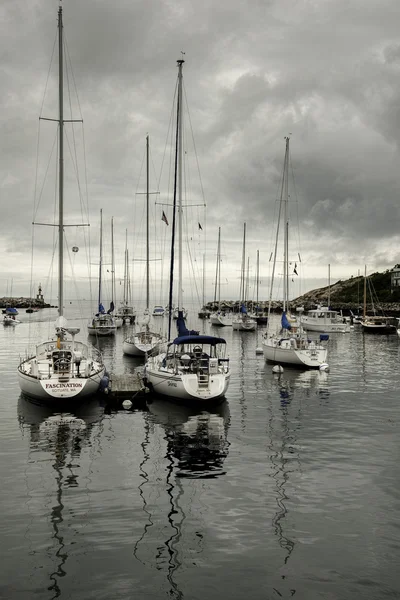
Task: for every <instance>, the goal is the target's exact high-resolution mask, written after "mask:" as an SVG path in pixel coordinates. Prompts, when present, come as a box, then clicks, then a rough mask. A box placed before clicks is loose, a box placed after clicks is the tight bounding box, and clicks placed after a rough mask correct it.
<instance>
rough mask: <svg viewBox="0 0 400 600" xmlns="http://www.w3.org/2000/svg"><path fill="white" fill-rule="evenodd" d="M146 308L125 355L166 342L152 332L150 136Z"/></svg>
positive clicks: (142, 353)
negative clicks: (139, 326) (139, 327)
mask: <svg viewBox="0 0 400 600" xmlns="http://www.w3.org/2000/svg"><path fill="white" fill-rule="evenodd" d="M146 173H147V176H146V307H145V310H144V313H143V316H142V318H141V320H140V325H141V329H140V330H139V331H136V332H135V333H134V334H133V335H131V336H129V337H127V338H126V339H125V340H124V341H123V344H122V351H123V353H124V354H129V355H131V356H145V355H146V354H149V353H151V352H156V351H157V350H158V349H159V346H160V344H161V343H162V342H163V341H164V339H163V337H162V335H161V334H159V333H155V332H153V331H151V330H150V232H149V224H150V222H149V213H150V210H149V209H150V206H149V136H148V135H147V136H146Z"/></svg>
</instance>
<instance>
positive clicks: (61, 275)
mask: <svg viewBox="0 0 400 600" xmlns="http://www.w3.org/2000/svg"><path fill="white" fill-rule="evenodd" d="M63 91H64V77H63V23H62V7H61V6H60V7H59V9H58V95H59V115H58V117H59V182H58V184H59V192H58V193H59V198H58V201H59V206H58V210H59V212H58V314H59V316H60V317H62V316H63V314H64V102H63V100H64V99H63Z"/></svg>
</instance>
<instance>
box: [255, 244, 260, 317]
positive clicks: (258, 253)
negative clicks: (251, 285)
mask: <svg viewBox="0 0 400 600" xmlns="http://www.w3.org/2000/svg"><path fill="white" fill-rule="evenodd" d="M259 282H260V251H259V250H257V286H256V290H257V292H256V302H257V304H256V306H257V308H258V286H259Z"/></svg>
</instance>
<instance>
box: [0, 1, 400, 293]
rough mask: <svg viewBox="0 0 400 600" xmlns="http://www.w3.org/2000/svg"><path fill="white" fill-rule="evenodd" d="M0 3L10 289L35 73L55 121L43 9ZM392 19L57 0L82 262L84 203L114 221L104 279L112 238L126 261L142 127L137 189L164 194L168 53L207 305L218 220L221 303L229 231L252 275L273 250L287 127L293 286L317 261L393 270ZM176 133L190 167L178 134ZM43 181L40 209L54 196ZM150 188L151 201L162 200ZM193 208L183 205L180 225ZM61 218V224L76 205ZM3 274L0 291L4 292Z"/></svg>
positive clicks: (230, 261) (19, 247)
mask: <svg viewBox="0 0 400 600" xmlns="http://www.w3.org/2000/svg"><path fill="white" fill-rule="evenodd" d="M0 10H1V24H0V27H1V36H2V42H3V44H2V47H3V51H2V60H1V76H2V82H3V90H4V93H3V94H2V97H1V98H0V110H1V113H2V120H1V137H2V156H1V161H0V168H1V173H0V191H1V194H2V201H3V206H7V207H8V210H7V211H5V212H3V217H2V223H1V226H0V240H1V247H2V248H3V249H4V252H3V253H2V256H3V259H2V260H3V263H4V264H3V265H2V267H3V268H2V272H3V273H6V272H7V273H8V271H9V269H8V266H9V264H10V260H11V261H12V262H13V265H14V269H15V270H16V275H15V278H16V279H17V277H20V279H21V282H24V281H25V280H27V279H29V277H30V274H29V265H30V256H29V253H30V245H31V222H32V215H33V205H34V198H35V190H36V194H37V192H38V189H37V186H38V184H37V176H36V150H37V143H38V142H37V133H38V128H39V127H40V129H41V133H43V132H44V131H45V132H46V133H45V138H46V140H47V147H46V148H45V147H42V146H41V147H40V150H41V151H44V150H45V149H46V150H49V147H51V144H52V143H53V140H54V138H53V135H54V127H53V125H54V124H50V123H46V124H44V123H41V124H40V125H39V123H38V117H39V114H40V112H41V106H42V98H43V92H44V89H45V87H46V81H47V78H48V82H47V95H46V102H45V104H44V105H43V110H42V112H43V114H45V116H51V117H55V113H56V111H57V105H56V101H55V100H56V94H57V86H56V83H57V82H56V67H57V65H56V62H54V61H53V63H52V67H51V69H50V70H49V64H50V57H51V55H52V53H53V47H54V43H55V40H56V18H57V15H56V8H55V7H54V6H53V7H51V6H49V5H48V3H47V2H45V1H44V0H34V1H33V2H28V1H27V0H14V1H13V2H6V3H3V5H2V7H1V9H0ZM399 12H400V8H399V6H398V3H397V2H396V1H395V0H379V2H378V0H362V1H361V0H354V1H353V2H351V3H348V2H347V1H345V0H326V1H325V2H319V3H316V2H311V1H309V0H300V1H298V2H295V3H294V2H293V1H292V0H279V1H278V0H270V1H269V2H265V1H263V2H261V1H255V2H252V5H251V10H244V6H243V3H242V2H240V1H239V0H230V1H229V2H228V1H225V0H223V1H221V2H218V3H215V2H214V1H211V0H205V1H204V2H195V1H194V0H189V1H187V2H185V3H178V4H177V3H176V2H172V1H166V0H155V1H154V2H151V3H148V2H144V0H139V1H138V2H134V3H132V2H129V1H127V0H118V1H117V2H115V3H113V4H110V2H108V1H106V0H97V1H96V2H94V1H93V0H88V1H86V2H83V3H82V2H78V0H70V1H69V2H68V4H67V3H66V4H65V6H64V25H65V33H66V41H67V49H68V51H67V53H66V62H67V64H68V65H69V64H70V63H71V64H72V66H73V77H72V72H71V71H69V70H68V78H67V80H66V85H67V89H68V93H70V95H71V98H72V99H73V101H74V103H75V108H76V114H80V113H81V114H82V117H83V120H84V134H85V138H84V141H85V148H86V150H85V155H84V161H83V162H86V166H87V173H86V175H84V174H83V173H82V179H81V181H82V190H86V181H87V191H88V195H89V207H90V222H91V238H92V240H93V251H92V254H93V255H96V252H97V250H98V241H97V236H96V232H98V225H99V211H100V208H103V209H104V212H105V215H106V216H107V218H109V217H111V216H114V218H115V227H116V245H117V247H118V255H117V262H118V265H120V267H119V268H120V269H121V271H122V270H123V248H124V235H125V228H128V229H129V230H130V236H132V238H133V239H135V240H136V241H135V244H136V246H135V251H136V252H137V253H139V254H140V253H143V246H142V244H143V243H144V237H143V234H142V231H138V222H139V223H142V221H141V219H138V221H136V222H135V217H136V216H137V214H139V213H140V214H141V211H142V209H143V206H138V207H137V211H136V208H135V204H136V203H137V202H140V200H139V198H140V197H136V196H135V191H136V190H137V189H138V188H139V187H140V189H142V190H143V175H144V172H143V157H144V143H145V136H146V134H147V133H149V134H150V140H151V160H152V179H151V185H152V187H153V188H156V187H157V185H158V181H159V179H160V192H162V194H165V190H166V189H167V187H168V180H170V171H169V165H170V163H169V162H168V161H169V158H168V153H167V154H166V153H165V148H166V147H167V148H168V149H169V146H170V143H169V142H166V140H167V132H168V127H169V123H170V122H171V119H172V114H171V110H172V100H173V96H174V91H175V85H176V75H177V69H176V59H178V58H179V57H180V56H182V55H181V52H185V55H183V56H184V58H185V65H184V82H185V94H186V98H187V101H188V106H189V109H190V121H191V125H192V128H193V134H194V138H195V149H196V153H195V155H194V156H195V158H194V160H193V162H192V165H191V166H190V170H188V174H189V173H190V184H191V189H193V192H192V194H191V198H192V199H195V200H196V202H200V201H201V200H202V198H203V195H202V192H203V190H204V198H205V201H206V203H207V214H206V215H204V217H203V215H202V216H201V218H202V219H203V220H204V222H205V223H206V232H207V271H208V272H209V273H210V276H209V277H208V280H207V281H208V287H209V294H211V292H212V285H213V283H212V277H213V276H212V275H211V273H213V271H214V258H215V252H216V244H217V233H218V226H219V225H220V226H221V227H222V237H223V239H224V240H225V244H226V255H225V264H224V272H225V274H226V277H227V279H228V280H229V281H230V282H231V284H230V286H229V294H230V295H232V296H235V295H237V291H236V288H238V280H237V277H238V269H239V268H240V260H241V245H242V231H243V223H244V222H245V221H246V223H247V231H248V236H247V249H248V254H249V256H250V262H251V264H252V272H253V274H254V269H255V259H256V258H255V257H256V252H257V250H259V251H260V255H261V256H262V261H263V265H262V268H263V271H267V270H268V269H269V266H268V262H267V263H264V261H266V257H269V255H270V252H271V249H272V243H273V239H274V223H275V221H274V218H275V217H274V215H276V209H277V200H278V199H279V195H280V182H281V176H282V167H283V157H284V150H285V145H284V137H285V136H287V135H289V134H291V150H292V156H291V171H292V174H293V176H294V177H293V180H292V182H291V189H290V194H291V203H292V204H293V209H296V210H295V211H294V212H295V213H296V215H297V216H296V219H294V220H293V226H295V225H296V226H297V221H298V225H299V229H300V231H299V234H298V236H297V234H296V236H295V235H293V238H292V239H293V240H294V239H296V238H297V237H298V238H299V240H300V243H301V254H302V256H303V257H304V263H303V264H304V265H305V266H307V272H308V275H307V277H308V281H310V286H311V287H313V286H312V281H313V279H319V280H320V279H321V278H322V277H323V276H324V273H326V269H327V264H328V263H329V264H331V265H332V272H333V273H336V274H337V277H338V278H342V279H343V278H346V277H348V276H350V275H351V274H353V275H356V274H357V271H358V270H360V269H363V266H364V264H365V263H367V264H368V265H370V268H371V270H385V269H386V268H391V267H392V266H393V264H394V263H397V262H400V256H399V255H398V253H397V247H398V222H399V216H400V215H399V209H398V198H399V194H400V186H399V177H398V171H399V169H398V165H399V158H400V157H399V141H400V130H399V122H400V119H399V106H400V83H399V82H400V78H399V69H400V37H399V34H398V27H397V24H398V18H399V16H400V15H399ZM55 50H56V48H55ZM54 59H56V52H55V54H54ZM75 85H76V88H77V90H78V95H79V105H78V103H77V101H76V98H75V93H74V88H75ZM78 109H79V110H78ZM52 127H53V130H52V131H53V133H51V128H52ZM68 130H69V132H70V133H69V135H70V136H72V132H71V127H69V128H68ZM78 130H79V127H78V126H77V127H76V131H78ZM186 134H187V136H186V138H185V143H186V144H187V150H188V152H187V157H189V154H191V153H190V152H189V146H191V148H190V149H191V150H192V149H193V148H192V145H191V142H190V138H191V131H190V126H189V125H188V126H187V129H186ZM70 139H71V138H70ZM71 147H72V145H71ZM80 149H81V147H80ZM43 153H44V152H43ZM79 156H80V159H81V158H82V152H80V155H79ZM163 161H164V164H163ZM197 163H198V165H199V167H200V173H201V184H200V183H199V182H198V178H197ZM162 164H163V169H162ZM41 165H42V167H41V168H45V167H44V166H43V165H46V162H42V163H41ZM160 173H162V175H161V178H160ZM51 181H52V186H49V189H48V190H46V194H47V195H44V193H43V196H42V201H41V206H43V207H45V206H46V205H47V206H48V207H49V206H50V200H51V202H53V200H54V189H55V188H54V185H53V184H54V179H53V180H51ZM68 181H69V180H68ZM187 185H189V180H188V181H187ZM51 187H52V190H51V191H50V188H51ZM39 190H40V187H39ZM162 194H161V195H160V200H161V199H162V197H165V198H166V196H162ZM36 197H37V196H36ZM74 197H75V196H74ZM153 201H154V198H152V202H153ZM46 203H47V204H46ZM10 207H12V210H10ZM199 210H200V209H193V211H192V212H193V220H194V223H196V222H197V221H198V220H199ZM51 211H53V208H48V210H47V212H48V213H49V212H51ZM69 211H70V212H69V218H70V219H72V222H74V219H76V218H77V217H78V214H79V211H80V207H79V201H77V203H76V205H75V206H69ZM52 214H53V213H52ZM141 227H142V225H141ZM47 237H48V239H46V236H44V235H39V236H38V238H37V240H36V241H38V242H39V248H40V247H41V249H42V252H43V260H44V259H45V258H46V256H48V255H50V254H51V252H52V250H51V249H52V235H49V236H47ZM16 239H18V244H16ZM293 251H294V250H293ZM21 253H22V254H21ZM22 257H25V260H22ZM197 260H199V259H197ZM17 273H18V274H19V275H17ZM8 277H9V275H7V276H5V275H3V279H2V281H1V282H0V283H1V285H2V286H3V289H4V287H5V285H6V279H7V278H8ZM264 279H265V280H266V277H265V278H264ZM24 285H25V284H24ZM314 287H315V286H314ZM227 293H228V288H227ZM264 293H267V292H266V290H264Z"/></svg>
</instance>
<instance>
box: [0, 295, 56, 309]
mask: <svg viewBox="0 0 400 600" xmlns="http://www.w3.org/2000/svg"><path fill="white" fill-rule="evenodd" d="M7 306H12V307H13V308H31V307H32V308H55V307H53V306H52V305H51V304H47V303H46V302H44V301H40V300H37V298H22V297H21V298H11V297H3V298H0V308H6V307H7Z"/></svg>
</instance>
